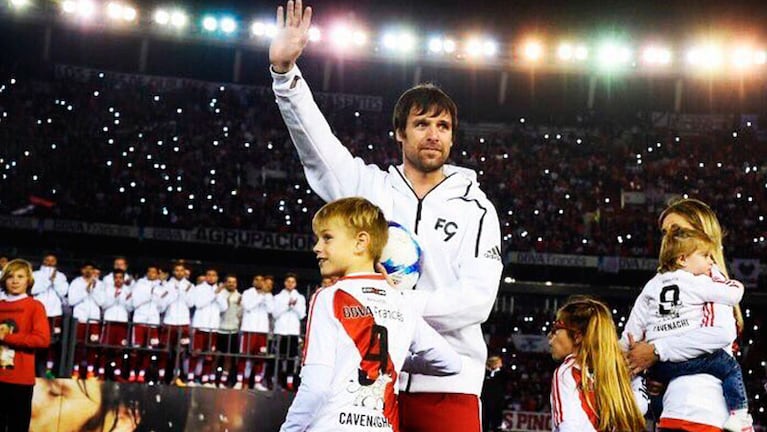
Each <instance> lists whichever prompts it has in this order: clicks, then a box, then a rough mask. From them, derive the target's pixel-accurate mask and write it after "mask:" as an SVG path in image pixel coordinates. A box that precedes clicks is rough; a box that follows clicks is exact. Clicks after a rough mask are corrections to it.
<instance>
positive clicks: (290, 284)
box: [285, 276, 296, 291]
mask: <svg viewBox="0 0 767 432" xmlns="http://www.w3.org/2000/svg"><path fill="white" fill-rule="evenodd" d="M295 288H296V278H294V277H292V276H291V277H286V278H285V289H286V290H288V291H292V290H294V289H295Z"/></svg>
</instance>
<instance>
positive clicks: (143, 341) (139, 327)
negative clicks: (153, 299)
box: [132, 324, 160, 347]
mask: <svg viewBox="0 0 767 432" xmlns="http://www.w3.org/2000/svg"><path fill="white" fill-rule="evenodd" d="M132 339H133V346H136V347H153V346H156V345H157V344H159V343H160V338H159V332H158V331H157V327H156V326H150V325H146V324H134V325H133V338H132Z"/></svg>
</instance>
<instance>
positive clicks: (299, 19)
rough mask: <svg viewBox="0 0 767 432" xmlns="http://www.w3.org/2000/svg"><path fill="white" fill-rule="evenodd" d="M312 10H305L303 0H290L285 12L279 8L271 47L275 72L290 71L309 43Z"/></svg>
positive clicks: (270, 55) (309, 8) (270, 56)
mask: <svg viewBox="0 0 767 432" xmlns="http://www.w3.org/2000/svg"><path fill="white" fill-rule="evenodd" d="M311 23H312V8H311V7H307V8H306V9H304V8H303V4H302V3H301V0H295V1H293V0H289V1H288V4H287V5H286V6H285V9H284V10H283V7H282V6H279V7H278V8H277V34H276V35H275V36H274V39H272V43H271V45H270V46H269V63H271V64H272V68H273V69H274V71H275V72H278V73H285V72H287V71H289V70H290V69H291V68H292V67H293V65H294V64H295V63H296V60H297V59H298V57H299V56H300V55H301V52H302V51H303V50H304V47H305V46H306V43H307V42H308V41H309V26H310V25H311Z"/></svg>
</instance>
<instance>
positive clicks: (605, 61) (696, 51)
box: [9, 0, 767, 70]
mask: <svg viewBox="0 0 767 432" xmlns="http://www.w3.org/2000/svg"><path fill="white" fill-rule="evenodd" d="M9 1H10V3H11V5H12V6H14V7H15V8H17V9H23V8H24V7H26V6H29V4H30V1H31V0H9ZM61 5H62V6H61V7H62V10H63V11H64V13H65V14H68V15H74V16H77V17H79V18H81V19H92V18H93V17H94V16H95V15H96V14H97V12H98V8H97V4H96V3H95V2H94V0H64V1H63V2H62V3H61ZM104 13H105V15H106V17H107V18H108V19H109V20H111V21H113V22H128V23H129V22H135V21H136V20H137V19H138V12H137V10H136V9H135V8H134V7H133V6H130V5H128V4H123V3H119V2H116V1H112V2H109V3H107V5H106V8H105V10H104ZM152 20H153V21H154V22H155V23H156V24H158V25H160V26H163V27H168V28H172V29H176V30H181V29H183V28H185V27H186V26H187V25H188V24H189V22H190V19H189V16H188V15H187V14H186V13H185V12H184V11H182V10H180V9H164V8H161V9H157V10H156V11H155V13H154V15H153V16H152ZM239 27H240V23H239V22H238V20H237V19H235V18H234V17H232V16H214V15H205V16H204V17H203V18H202V20H201V21H200V28H201V29H202V31H204V32H206V33H220V34H223V35H234V34H235V33H236V32H237V31H238V29H239ZM249 30H250V35H251V36H252V37H256V38H263V39H270V38H272V37H274V36H275V34H276V33H277V27H276V26H275V25H274V23H272V22H265V21H255V22H253V23H252V24H251V26H250V29H249ZM328 35H329V41H330V44H331V46H333V48H335V49H336V50H341V51H346V50H350V49H359V48H363V47H365V46H367V45H368V44H369V42H370V40H369V36H368V33H367V32H366V31H365V30H363V29H361V28H359V27H354V26H351V25H349V24H337V25H335V26H333V27H332V28H331V30H330V31H329V32H328ZM309 39H310V40H311V41H313V42H317V41H320V40H321V39H323V34H322V32H321V31H320V29H319V28H318V27H312V28H311V29H310V30H309ZM418 46H419V39H418V37H417V36H416V35H415V34H413V33H412V32H409V31H406V30H400V31H387V32H385V33H384V34H383V36H382V38H381V40H380V47H381V48H382V49H383V51H384V52H388V53H391V54H394V55H407V54H410V53H414V52H415V51H417V50H418ZM424 49H425V50H426V51H427V52H428V53H430V54H432V55H457V56H458V55H462V56H466V57H468V58H482V57H484V58H492V57H495V56H496V55H497V54H498V53H499V45H498V43H497V42H496V41H495V40H493V39H492V38H489V37H481V36H474V37H470V38H468V39H467V40H465V41H464V42H463V43H462V44H459V43H458V42H457V41H456V40H455V39H452V38H449V37H444V36H435V37H431V38H429V39H428V41H426V43H425V46H424ZM516 54H517V55H518V57H519V60H521V61H523V62H525V63H528V64H531V65H532V64H537V63H542V62H544V61H546V60H547V59H549V58H555V59H556V60H557V61H558V62H560V63H562V64H577V63H584V62H586V61H589V60H591V61H593V62H595V63H596V64H598V65H599V66H604V67H608V68H616V67H628V66H631V65H636V63H642V64H644V65H648V66H654V67H663V66H669V65H671V64H672V63H673V62H674V55H673V52H672V50H671V49H670V48H668V47H665V46H662V45H649V46H647V47H645V48H643V49H642V50H641V51H640V52H639V53H635V52H633V51H632V50H631V49H630V48H629V47H628V46H627V45H626V44H622V43H619V42H605V43H602V44H600V45H598V46H597V47H596V53H592V52H591V51H590V49H589V47H588V46H587V45H585V44H582V43H575V42H563V43H561V44H559V45H558V46H557V47H556V49H550V48H547V47H546V46H545V45H544V43H543V42H542V41H540V40H537V39H528V40H526V41H524V42H523V43H522V44H521V45H520V49H519V50H517V52H516ZM728 59H729V64H730V65H731V66H733V67H735V68H739V69H742V68H747V67H750V66H755V65H765V64H767V51H765V50H758V49H754V48H752V47H750V46H747V45H744V46H739V47H735V48H733V49H732V50H730V51H729V52H727V51H726V50H725V49H724V47H723V46H722V45H718V44H713V43H706V44H701V45H699V46H696V47H693V48H692V49H690V50H689V51H688V52H687V54H686V56H685V57H684V60H685V61H686V63H687V64H689V65H690V66H694V67H698V68H701V69H709V70H714V69H718V68H720V67H723V66H725V64H726V63H727V61H728Z"/></svg>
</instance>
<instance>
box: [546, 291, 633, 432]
mask: <svg viewBox="0 0 767 432" xmlns="http://www.w3.org/2000/svg"><path fill="white" fill-rule="evenodd" d="M557 319H558V320H562V322H563V323H564V324H565V325H566V327H567V328H568V330H567V332H568V335H569V336H570V338H571V339H573V340H576V339H577V338H578V337H579V336H580V338H581V343H580V345H579V347H578V351H577V353H576V362H577V363H578V364H579V365H580V367H581V370H582V371H583V374H582V377H583V378H582V381H581V388H580V390H581V391H583V392H584V394H587V393H589V392H593V393H594V399H595V404H596V406H591V405H592V403H591V400H590V399H589V398H588V397H587V398H585V400H586V402H587V403H588V404H589V406H591V408H592V410H593V411H594V413H596V415H597V417H598V419H599V425H598V427H597V430H600V431H621V432H623V431H631V432H639V431H644V426H645V421H644V416H642V413H641V412H640V411H639V406H638V405H637V403H636V400H635V399H634V392H633V390H632V389H631V378H630V377H629V371H628V366H626V361H625V360H624V358H623V351H621V348H620V345H619V344H618V333H617V331H616V329H615V324H614V323H613V317H612V314H611V313H610V310H609V309H608V308H607V305H605V304H604V303H602V302H600V301H597V300H594V299H592V298H589V297H583V296H580V297H576V298H573V299H570V300H569V301H568V302H567V303H566V304H565V305H564V306H562V307H561V308H560V309H559V311H557Z"/></svg>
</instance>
